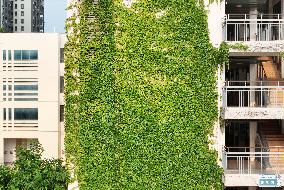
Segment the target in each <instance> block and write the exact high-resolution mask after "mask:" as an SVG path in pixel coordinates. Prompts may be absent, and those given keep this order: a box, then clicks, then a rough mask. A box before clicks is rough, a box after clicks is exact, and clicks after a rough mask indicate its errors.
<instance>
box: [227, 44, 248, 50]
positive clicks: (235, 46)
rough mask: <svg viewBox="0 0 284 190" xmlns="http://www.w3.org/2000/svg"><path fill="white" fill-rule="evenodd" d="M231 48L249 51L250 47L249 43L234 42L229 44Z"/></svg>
mask: <svg viewBox="0 0 284 190" xmlns="http://www.w3.org/2000/svg"><path fill="white" fill-rule="evenodd" d="M229 47H230V48H231V49H237V50H243V51H247V50H248V49H249V46H248V45H245V44H243V43H236V44H232V45H230V46H229Z"/></svg>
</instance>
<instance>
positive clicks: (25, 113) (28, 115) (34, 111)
mask: <svg viewBox="0 0 284 190" xmlns="http://www.w3.org/2000/svg"><path fill="white" fill-rule="evenodd" d="M14 120H38V108H14Z"/></svg>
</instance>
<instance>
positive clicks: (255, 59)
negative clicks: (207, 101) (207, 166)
mask: <svg viewBox="0 0 284 190" xmlns="http://www.w3.org/2000/svg"><path fill="white" fill-rule="evenodd" d="M208 10H209V16H208V24H209V30H210V38H211V41H212V43H213V44H214V45H216V46H218V45H219V44H220V43H221V42H222V41H226V42H227V43H228V44H230V45H231V48H230V61H229V65H227V66H224V67H223V68H220V71H219V73H218V74H219V81H218V90H219V94H220V102H219V109H220V116H221V121H222V122H220V123H219V127H216V130H215V138H216V148H217V150H218V152H219V156H220V159H221V162H222V163H220V165H221V166H222V167H223V169H224V184H225V187H226V189H227V190H259V189H265V190H268V189H275V190H276V189H284V121H283V119H284V61H283V57H282V56H283V54H282V52H284V1H283V0H225V1H222V2H219V3H213V4H211V5H209V6H208Z"/></svg>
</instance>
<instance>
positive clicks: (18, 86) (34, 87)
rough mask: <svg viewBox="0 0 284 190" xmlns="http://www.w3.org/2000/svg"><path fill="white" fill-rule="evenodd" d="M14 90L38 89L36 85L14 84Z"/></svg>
mask: <svg viewBox="0 0 284 190" xmlns="http://www.w3.org/2000/svg"><path fill="white" fill-rule="evenodd" d="M14 90H38V85H37V84H36V85H15V86H14Z"/></svg>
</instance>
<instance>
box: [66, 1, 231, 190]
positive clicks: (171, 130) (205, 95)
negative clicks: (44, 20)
mask: <svg viewBox="0 0 284 190" xmlns="http://www.w3.org/2000/svg"><path fill="white" fill-rule="evenodd" d="M95 2H96V1H95ZM125 2H131V1H125ZM74 7H75V8H76V9H77V10H78V15H76V14H74V16H73V17H71V18H69V19H68V21H67V24H66V28H67V32H69V35H68V43H67V44H66V47H65V50H66V53H65V57H66V60H65V64H66V67H65V69H66V74H65V79H66V83H67V84H66V89H65V97H66V98H65V101H66V114H65V115H66V121H65V129H66V138H65V139H66V140H65V144H66V152H67V158H68V162H69V164H70V167H72V166H74V168H71V169H73V171H74V172H75V175H76V177H77V179H78V181H79V184H80V189H82V190H84V189H103V190H105V189H222V188H223V184H222V169H221V168H220V167H219V166H218V165H217V154H216V152H215V151H213V150H210V149H209V143H210V142H209V140H208V137H209V136H210V135H212V131H213V124H214V122H215V121H216V120H217V117H218V109H217V92H216V81H217V76H216V72H217V69H218V65H219V64H222V63H225V62H227V60H228V46H227V45H226V44H222V45H221V47H220V49H215V48H213V46H212V45H211V44H210V42H209V35H208V27H207V15H206V12H205V10H204V7H203V6H202V3H201V4H200V3H199V4H198V5H197V4H196V1H195V0H188V1H179V0H160V1H156V0H139V1H136V2H135V3H133V4H131V5H129V4H126V3H124V2H123V1H122V0H100V1H99V3H94V0H81V2H80V3H78V4H76V5H75V6H72V7H70V8H71V9H72V8H74ZM76 17H78V18H79V20H80V22H77V21H76ZM70 31H72V32H70Z"/></svg>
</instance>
